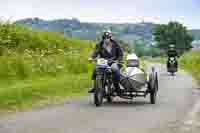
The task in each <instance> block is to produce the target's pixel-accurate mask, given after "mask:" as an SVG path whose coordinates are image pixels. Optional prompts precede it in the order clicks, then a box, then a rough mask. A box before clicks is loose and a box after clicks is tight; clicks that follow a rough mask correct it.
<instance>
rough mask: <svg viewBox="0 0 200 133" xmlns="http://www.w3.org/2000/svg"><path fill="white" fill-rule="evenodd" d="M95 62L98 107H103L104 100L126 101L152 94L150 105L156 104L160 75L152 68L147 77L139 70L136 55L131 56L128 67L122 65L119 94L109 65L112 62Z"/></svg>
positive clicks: (101, 59) (95, 95) (98, 60)
mask: <svg viewBox="0 0 200 133" xmlns="http://www.w3.org/2000/svg"><path fill="white" fill-rule="evenodd" d="M94 61H96V80H95V82H94V88H95V91H94V93H93V95H94V104H95V105H96V106H101V105H102V104H103V100H104V99H106V100H107V102H112V100H113V98H114V97H117V96H118V97H120V98H124V99H133V98H135V97H146V96H147V95H148V94H150V103H151V104H155V102H156V95H157V91H158V75H157V72H156V71H155V68H154V67H152V68H151V72H150V73H149V74H148V76H147V74H146V72H145V71H144V70H143V69H140V68H139V59H138V57H137V56H136V55H135V54H129V55H128V56H127V65H124V64H121V65H123V67H122V68H121V70H120V71H121V77H120V89H121V91H120V93H119V91H116V90H115V88H114V85H113V81H112V79H113V78H112V70H111V67H110V66H109V65H108V62H110V60H106V59H103V58H99V59H95V60H94ZM112 62H115V61H112ZM142 88H143V89H142Z"/></svg>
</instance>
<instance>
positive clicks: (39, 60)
mask: <svg viewBox="0 0 200 133" xmlns="http://www.w3.org/2000/svg"><path fill="white" fill-rule="evenodd" d="M93 47H94V42H92V41H82V40H79V39H77V38H65V37H64V36H63V35H61V34H59V33H49V32H47V31H32V30H31V29H28V28H23V27H19V26H16V25H14V24H9V23H4V24H3V23H0V110H1V109H19V108H23V107H26V106H32V105H33V104H34V103H35V102H38V101H40V100H44V99H47V100H48V99H49V98H51V99H53V98H55V97H65V96H71V95H83V94H86V93H85V92H86V90H85V88H88V86H89V84H90V82H91V81H90V77H91V76H90V75H91V71H92V67H93V66H92V65H91V64H88V62H87V57H88V56H89V54H90V51H91V50H92V48H93Z"/></svg>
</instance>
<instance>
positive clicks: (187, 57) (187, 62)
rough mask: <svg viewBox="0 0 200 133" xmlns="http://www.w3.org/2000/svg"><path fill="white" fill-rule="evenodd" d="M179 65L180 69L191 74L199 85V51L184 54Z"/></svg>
mask: <svg viewBox="0 0 200 133" xmlns="http://www.w3.org/2000/svg"><path fill="white" fill-rule="evenodd" d="M179 64H180V66H181V67H183V68H184V69H186V70H187V71H189V72H191V74H192V75H193V76H194V77H195V78H196V79H197V80H198V81H199V83H200V51H191V52H189V53H186V54H184V55H183V56H182V57H181V58H180V60H179Z"/></svg>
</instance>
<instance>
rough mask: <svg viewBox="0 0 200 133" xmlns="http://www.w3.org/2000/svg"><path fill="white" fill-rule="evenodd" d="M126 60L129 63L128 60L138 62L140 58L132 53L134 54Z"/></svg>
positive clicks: (129, 55)
mask: <svg viewBox="0 0 200 133" xmlns="http://www.w3.org/2000/svg"><path fill="white" fill-rule="evenodd" d="M126 60H127V61H128V60H138V57H137V55H136V54H134V53H132V54H128V56H127V59H126Z"/></svg>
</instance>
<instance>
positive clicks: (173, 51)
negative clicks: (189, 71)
mask: <svg viewBox="0 0 200 133" xmlns="http://www.w3.org/2000/svg"><path fill="white" fill-rule="evenodd" d="M167 55H168V60H167V68H169V60H170V58H171V57H174V58H175V66H176V68H177V65H178V63H177V60H176V57H177V56H178V54H177V51H176V49H175V46H174V45H173V44H171V45H169V49H168V51H167Z"/></svg>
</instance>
